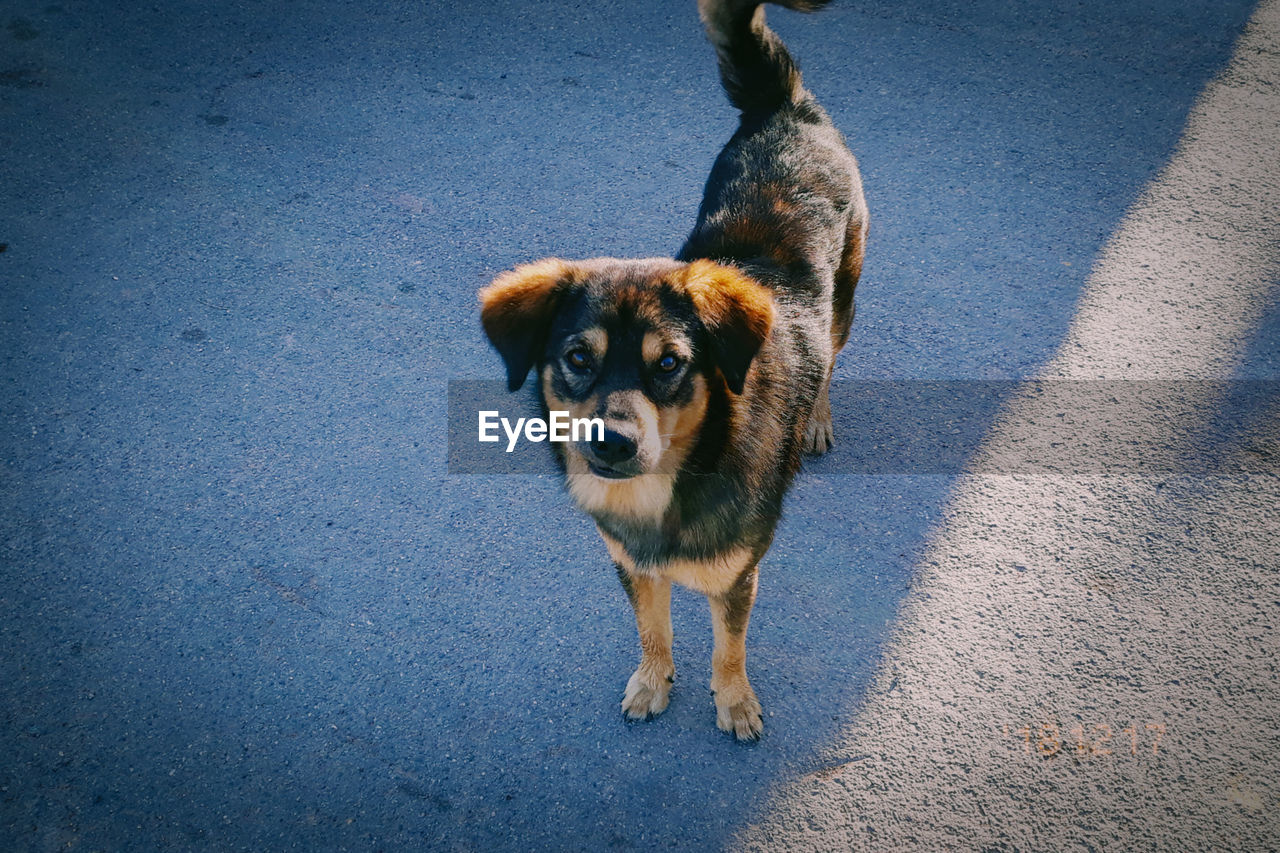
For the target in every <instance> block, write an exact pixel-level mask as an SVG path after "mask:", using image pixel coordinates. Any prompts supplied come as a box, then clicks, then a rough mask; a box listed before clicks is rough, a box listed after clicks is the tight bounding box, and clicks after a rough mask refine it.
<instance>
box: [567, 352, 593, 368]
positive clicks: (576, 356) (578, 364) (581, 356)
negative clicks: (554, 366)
mask: <svg viewBox="0 0 1280 853" xmlns="http://www.w3.org/2000/svg"><path fill="white" fill-rule="evenodd" d="M564 360H565V361H566V362H567V363H568V365H569V366H570V367H572V368H573V369H574V370H577V371H583V372H585V371H587V370H590V369H591V365H592V363H593V359H592V357H591V353H590V352H588V351H587V350H584V349H571V350H569V352H567V353H566V354H565V357H564Z"/></svg>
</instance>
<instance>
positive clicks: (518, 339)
mask: <svg viewBox="0 0 1280 853" xmlns="http://www.w3.org/2000/svg"><path fill="white" fill-rule="evenodd" d="M480 301H481V320H482V321H483V323H484V328H485V332H486V333H487V334H488V336H489V340H490V341H491V342H492V343H493V345H494V347H495V348H496V349H497V350H498V352H499V354H501V356H502V358H503V360H504V362H505V363H506V368H507V379H508V386H509V387H510V389H511V390H513V391H514V390H516V389H517V388H519V387H520V386H521V385H522V384H523V383H524V380H525V377H526V376H527V375H528V372H529V371H530V370H531V369H536V370H537V371H538V381H539V383H540V390H541V392H542V395H543V400H544V402H545V403H546V405H547V408H548V409H551V410H556V411H568V412H569V413H570V416H571V417H573V418H600V419H601V420H603V422H604V425H605V432H604V436H603V438H601V437H600V436H599V435H598V434H596V435H593V436H592V437H591V440H582V441H577V442H573V443H571V444H566V445H565V462H566V469H567V471H568V473H569V476H570V485H571V488H573V491H574V493H575V496H578V497H579V498H580V502H582V503H584V506H586V504H589V503H591V501H590V500H587V501H583V500H581V498H582V497H583V494H580V492H581V491H582V489H588V490H589V489H590V488H596V489H599V488H601V487H603V486H604V485H607V484H608V483H611V482H616V481H626V480H631V479H633V478H634V479H640V480H643V479H645V478H646V477H647V475H666V476H673V475H674V474H675V472H676V471H677V470H678V469H679V466H680V464H681V463H682V462H683V460H684V458H685V456H686V455H687V454H688V451H689V450H690V449H691V447H692V445H693V443H694V441H695V440H696V437H697V435H698V432H699V430H700V428H701V426H702V422H703V419H704V416H705V413H706V408H707V401H708V398H709V392H710V391H711V389H712V388H713V387H714V386H715V384H716V383H723V384H724V386H725V387H727V388H728V390H729V391H730V392H731V393H734V394H741V393H742V392H743V390H744V385H745V383H746V381H747V373H748V370H749V368H750V365H751V361H752V360H753V359H754V358H755V356H756V354H757V352H758V351H759V349H760V346H761V344H762V343H763V342H764V340H765V337H766V336H767V335H768V333H769V329H770V327H771V325H772V322H773V316H774V304H773V299H772V296H771V294H770V293H769V291H768V290H767V289H766V288H764V287H763V286H761V285H760V284H758V283H756V282H755V281H753V280H752V279H750V278H748V277H747V276H746V275H744V274H743V273H742V272H741V271H739V270H737V269H735V268H732V267H727V266H722V265H719V264H714V263H711V262H709V261H694V262H693V263H689V264H685V263H680V262H678V261H672V260H666V259H650V260H633V261H624V260H614V259H597V260H591V261H581V262H566V261H560V260H545V261H539V262H537V263H534V264H528V265H526V266H522V267H518V268H517V269H515V270H513V271H511V272H508V273H504V274H503V275H501V276H499V277H498V278H497V279H495V280H494V282H493V283H492V284H491V285H489V286H488V287H486V288H485V289H483V290H482V291H481V292H480ZM595 481H605V482H595ZM575 482H576V483H577V485H578V486H579V487H581V489H580V488H578V487H575V485H574V484H575ZM586 508H590V507H586Z"/></svg>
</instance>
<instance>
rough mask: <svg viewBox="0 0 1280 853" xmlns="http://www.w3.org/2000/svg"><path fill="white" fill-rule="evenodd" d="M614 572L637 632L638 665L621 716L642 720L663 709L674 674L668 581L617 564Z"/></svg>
mask: <svg viewBox="0 0 1280 853" xmlns="http://www.w3.org/2000/svg"><path fill="white" fill-rule="evenodd" d="M615 565H616V564H615ZM617 569H618V578H619V579H620V580H621V581H622V587H623V589H625V590H626V591H627V597H628V598H630V599H631V606H632V607H633V608H635V611H636V627H637V628H638V629H639V630H640V666H638V667H636V671H635V672H634V673H632V675H631V679H630V680H629V681H628V682H627V691H626V693H625V694H624V695H623V697H622V713H623V714H625V715H626V716H627V718H628V719H632V720H644V719H648V718H649V717H652V716H654V715H655V714H661V713H662V712H663V711H665V710H666V708H667V698H668V696H669V695H670V693H671V684H672V682H673V681H674V680H675V675H676V666H675V662H674V661H673V660H672V657H671V640H672V631H671V582H670V581H668V580H663V579H661V578H656V577H654V576H652V575H650V574H647V573H645V572H630V571H628V570H627V569H626V568H624V567H623V566H621V565H617Z"/></svg>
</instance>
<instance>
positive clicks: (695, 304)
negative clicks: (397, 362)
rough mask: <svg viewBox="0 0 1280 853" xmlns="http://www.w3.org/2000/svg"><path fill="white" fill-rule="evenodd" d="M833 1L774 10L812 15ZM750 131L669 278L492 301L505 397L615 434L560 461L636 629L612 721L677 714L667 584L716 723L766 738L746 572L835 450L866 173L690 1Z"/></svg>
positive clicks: (530, 283)
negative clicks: (682, 614) (799, 490)
mask: <svg viewBox="0 0 1280 853" xmlns="http://www.w3.org/2000/svg"><path fill="white" fill-rule="evenodd" d="M825 3H826V0H807V2H806V0H784V2H782V3H780V4H779V5H783V6H787V7H789V8H792V9H797V10H803V11H810V10H813V9H816V8H818V7H820V6H823V5H825ZM698 8H699V12H700V13H701V16H702V20H703V22H704V23H705V24H706V27H707V33H708V35H709V36H710V39H711V41H712V43H713V44H714V45H715V48H716V53H717V55H718V57H719V62H720V76H721V81H722V82H723V85H724V88H725V91H726V92H727V94H728V96H729V100H730V101H731V102H732V103H733V105H734V106H736V107H737V108H738V109H739V110H741V113H742V115H741V124H740V125H739V127H738V130H737V132H736V133H735V134H734V135H733V138H732V139H730V140H729V142H728V144H727V145H726V146H725V148H724V150H723V151H721V152H720V156H719V157H718V159H717V160H716V163H715V166H714V168H713V169H712V171H711V175H710V177H709V178H708V179H707V185H706V192H705V195H704V197H703V200H702V206H701V208H700V210H699V211H698V219H697V223H696V224H695V225H694V228H693V233H692V234H691V235H690V236H689V238H688V240H687V241H686V242H685V244H684V247H683V248H682V249H681V250H680V252H679V253H678V254H677V255H676V257H675V259H674V260H673V259H668V258H649V259H643V260H619V259H614V258H598V259H594V260H586V261H564V260H558V259H549V260H543V261H538V262H536V263H531V264H527V265H524V266H521V267H518V268H516V269H515V270H513V271H511V272H507V273H504V274H502V275H500V276H498V277H497V278H496V279H495V280H494V281H493V283H492V284H490V285H489V286H488V287H486V288H484V289H483V290H481V291H480V301H481V319H482V321H483V325H484V329H485V332H486V333H487V334H488V336H489V340H490V341H491V342H492V343H493V346H494V347H495V348H496V349H497V350H498V353H499V354H500V355H501V356H502V359H503V361H504V362H505V365H506V369H507V379H508V385H509V387H510V389H511V390H513V391H514V390H516V389H518V388H519V387H520V386H521V385H522V384H523V383H524V381H525V378H526V376H527V375H528V373H529V371H530V370H534V371H535V373H536V375H537V378H538V383H539V389H540V392H541V397H542V404H543V406H544V410H552V411H568V412H570V413H571V415H572V416H573V417H575V418H578V417H585V418H590V417H598V418H601V419H603V421H604V424H605V432H604V434H603V436H601V435H599V434H596V435H594V436H593V437H592V440H585V441H579V442H574V443H566V444H563V445H558V446H557V455H558V458H559V460H560V463H561V465H562V467H563V470H564V473H565V477H566V480H567V484H568V489H569V493H570V494H571V495H572V496H573V499H574V500H575V501H576V502H577V504H578V505H579V506H580V507H581V508H582V509H583V510H584V511H586V512H587V513H588V514H590V515H591V517H592V518H593V519H594V520H595V522H596V526H597V527H598V529H599V531H600V535H601V537H603V539H604V543H605V546H606V547H607V549H608V551H609V555H610V556H611V557H612V558H613V561H614V563H615V564H616V567H617V571H618V577H619V578H621V580H622V585H623V587H624V588H625V590H626V592H627V595H628V597H629V598H630V599H631V603H632V605H633V606H634V608H635V614H636V623H637V625H638V626H639V629H640V648H641V657H640V665H639V667H638V668H637V669H636V671H635V673H634V674H633V675H632V676H631V679H630V681H629V682H628V683H627V687H626V692H625V695H624V697H623V700H622V710H623V712H624V713H625V714H626V716H627V717H629V718H633V719H643V718H647V717H649V716H651V715H653V714H658V713H660V712H661V711H663V710H664V709H665V708H666V707H667V698H668V694H669V693H670V690H671V684H672V681H673V679H674V676H675V665H674V663H673V661H672V656H671V640H672V631H671V613H670V602H671V584H672V583H677V584H680V585H682V586H686V587H689V588H692V589H695V590H697V591H698V592H701V593H703V594H705V595H706V596H707V599H708V601H709V602H710V604H711V614H712V626H713V631H714V637H715V649H714V653H713V656H712V670H711V673H712V674H711V689H712V690H713V691H714V693H715V705H716V723H717V725H718V726H719V727H720V728H721V729H723V730H725V731H731V732H733V733H734V734H736V736H737V737H738V738H739V739H744V740H754V739H756V738H758V737H759V736H760V733H761V730H762V728H763V722H762V720H761V710H760V703H759V701H758V700H757V699H756V696H755V692H754V691H753V690H752V688H751V684H750V683H749V682H748V680H747V671H746V631H747V621H748V618H749V617H750V614H751V606H752V604H753V602H754V601H755V595H756V565H757V563H758V562H759V560H760V558H761V557H762V556H764V553H765V551H767V550H768V548H769V544H770V543H771V542H772V540H773V535H774V530H775V528H776V527H777V524H778V519H779V517H780V514H781V510H782V500H783V495H784V493H785V492H786V490H787V487H788V486H789V484H790V482H791V479H792V477H793V476H794V474H795V472H796V470H797V469H798V468H799V466H800V456H801V451H802V450H807V451H810V452H813V453H822V452H824V451H825V450H826V449H827V448H828V446H829V445H830V443H831V440H832V430H831V411H830V406H829V402H828V399H827V386H828V384H829V382H830V378H831V370H832V365H833V363H834V360H835V356H836V353H837V352H839V350H840V348H841V347H843V346H844V343H845V340H846V338H847V337H848V334H849V325H850V323H851V321H852V319H853V291H854V286H855V285H856V284H857V282H858V276H859V274H860V273H861V270H862V258H863V248H864V244H865V242H866V234H867V210H866V203H865V202H864V200H863V195H862V184H861V179H860V177H859V174H858V167H857V162H856V161H855V160H854V157H853V155H852V154H851V153H850V152H849V149H848V147H847V146H846V145H845V141H844V138H843V137H842V136H841V134H840V132H839V131H837V130H836V129H835V127H834V126H833V125H832V123H831V120H830V118H828V116H827V114H826V113H825V112H824V111H823V110H822V108H821V107H820V106H818V104H817V102H816V101H815V100H814V98H813V96H812V95H811V94H810V93H809V92H808V91H806V90H805V89H804V88H803V86H802V84H801V79H800V73H799V71H798V70H797V69H796V66H795V63H794V62H793V61H792V59H791V56H790V55H789V54H788V53H787V49H786V47H785V46H784V45H783V44H782V42H781V41H780V40H779V39H778V37H777V36H776V35H775V34H774V32H773V31H772V30H770V29H769V28H768V27H767V26H766V25H765V20H764V9H763V7H762V5H761V4H760V3H758V2H753V0H699V4H698Z"/></svg>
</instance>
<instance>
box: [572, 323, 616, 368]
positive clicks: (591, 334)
mask: <svg viewBox="0 0 1280 853" xmlns="http://www.w3.org/2000/svg"><path fill="white" fill-rule="evenodd" d="M578 337H580V338H582V340H583V342H585V343H586V345H587V346H589V347H591V352H592V353H594V354H595V357H596V358H597V359H601V360H603V359H604V356H605V353H607V352H608V351H609V333H608V332H606V331H605V330H604V329H602V328H600V327H599V326H592V327H591V328H590V329H583V330H582V331H581V332H579V333H578Z"/></svg>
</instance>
